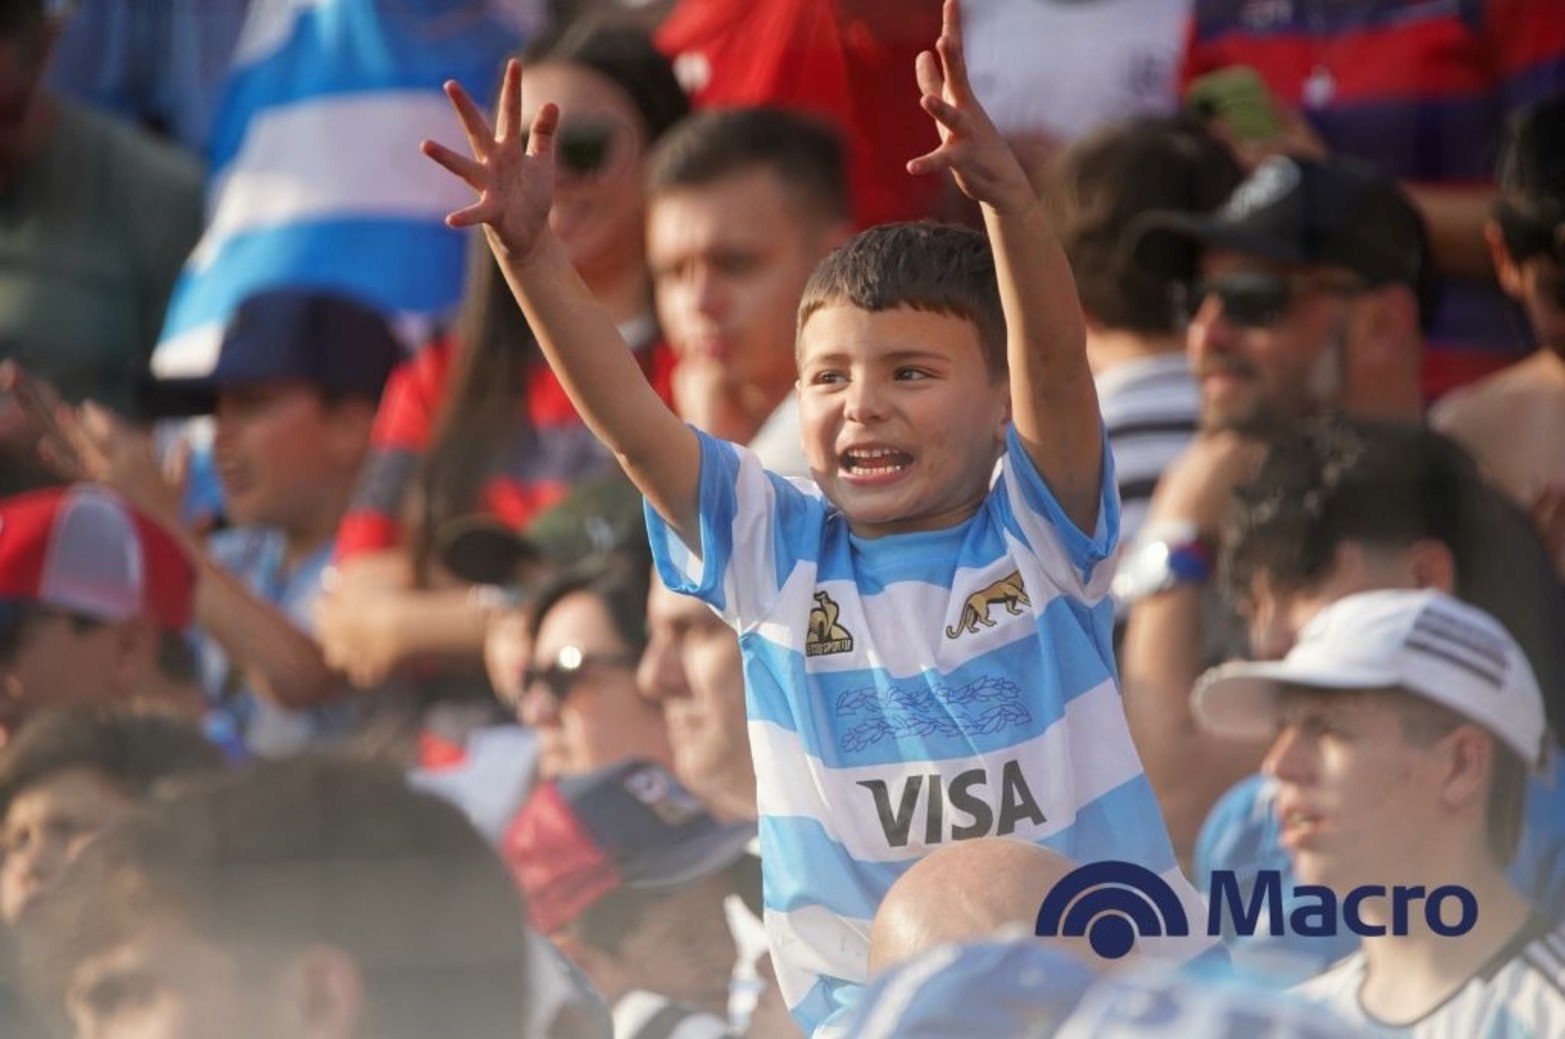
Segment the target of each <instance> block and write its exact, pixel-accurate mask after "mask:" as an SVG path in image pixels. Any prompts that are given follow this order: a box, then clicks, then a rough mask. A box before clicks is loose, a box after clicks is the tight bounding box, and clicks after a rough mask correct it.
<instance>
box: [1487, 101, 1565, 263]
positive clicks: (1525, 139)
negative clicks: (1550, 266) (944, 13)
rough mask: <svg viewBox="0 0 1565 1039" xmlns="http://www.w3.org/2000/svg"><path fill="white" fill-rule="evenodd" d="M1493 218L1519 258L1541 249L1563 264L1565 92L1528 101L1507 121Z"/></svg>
mask: <svg viewBox="0 0 1565 1039" xmlns="http://www.w3.org/2000/svg"><path fill="white" fill-rule="evenodd" d="M1496 179H1497V180H1498V181H1499V185H1500V199H1499V201H1498V202H1497V203H1496V204H1495V221H1496V222H1497V223H1498V224H1499V225H1500V230H1501V232H1502V234H1503V235H1504V236H1505V247H1506V249H1507V250H1508V251H1509V252H1510V254H1511V257H1512V258H1513V259H1515V260H1517V261H1521V260H1525V259H1527V257H1529V256H1535V255H1538V254H1540V253H1547V254H1550V255H1552V257H1553V258H1554V260H1555V262H1556V263H1565V94H1555V95H1553V96H1551V97H1547V98H1544V99H1543V100H1541V101H1538V102H1537V103H1535V104H1532V105H1529V106H1528V107H1527V108H1524V109H1522V110H1521V111H1520V112H1518V113H1517V114H1516V115H1515V116H1513V117H1512V118H1511V120H1510V122H1509V123H1507V124H1506V132H1505V140H1504V143H1503V144H1502V145H1501V149H1500V161H1499V167H1498V169H1497V171H1496Z"/></svg>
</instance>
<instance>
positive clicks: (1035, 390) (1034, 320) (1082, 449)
mask: <svg viewBox="0 0 1565 1039" xmlns="http://www.w3.org/2000/svg"><path fill="white" fill-rule="evenodd" d="M935 51H936V53H935V54H931V53H930V52H928V51H925V52H924V53H923V54H920V55H919V56H918V85H919V88H920V89H921V90H923V92H924V97H923V100H922V102H921V104H922V105H923V108H924V111H926V112H928V113H929V114H930V116H932V117H933V118H934V120H935V123H936V125H937V126H938V127H939V130H940V147H939V148H937V149H936V150H934V151H932V152H930V153H929V154H927V155H922V156H920V157H919V158H916V159H914V160H912V161H911V162H909V163H908V172H910V173H915V174H919V173H934V172H938V171H940V170H950V171H951V173H952V175H953V176H954V177H955V178H956V183H957V186H958V187H960V188H961V189H962V191H963V193H965V194H966V195H967V196H968V197H969V198H971V199H973V200H974V201H976V202H978V203H979V204H980V206H981V207H982V209H983V214H984V226H985V228H986V230H987V231H988V233H989V241H990V244H991V245H992V246H993V247H994V260H995V273H996V275H997V277H998V280H999V286H1000V303H1001V305H1002V307H1003V308H1004V310H1005V329H1006V353H1007V356H1008V360H1009V364H1010V371H1011V418H1012V421H1013V422H1014V424H1015V426H1016V432H1017V435H1018V436H1020V438H1021V441H1022V443H1023V444H1024V445H1026V448H1027V454H1028V456H1029V457H1031V459H1032V461H1033V464H1034V465H1036V466H1037V467H1038V471H1039V472H1040V473H1042V475H1043V478H1044V479H1045V480H1046V481H1047V482H1048V484H1049V489H1050V490H1051V491H1053V492H1054V496H1055V497H1056V498H1057V499H1059V502H1060V505H1061V506H1063V507H1064V509H1065V514H1066V515H1067V516H1069V517H1070V519H1071V521H1072V522H1074V523H1075V524H1076V525H1077V526H1078V527H1080V528H1081V529H1082V530H1085V531H1087V532H1088V533H1089V534H1090V533H1091V532H1092V530H1093V529H1094V528H1095V527H1096V526H1097V518H1098V502H1099V500H1100V497H1101V495H1102V487H1101V485H1100V484H1101V480H1102V474H1103V440H1102V418H1101V417H1100V415H1099V412H1098V395H1097V390H1096V388H1095V387H1094V385H1093V382H1092V372H1091V369H1089V368H1088V367H1087V347H1086V335H1087V333H1086V326H1085V325H1084V324H1083V321H1082V316H1081V305H1080V303H1079V302H1078V301H1077V297H1076V282H1075V279H1074V278H1072V277H1071V271H1070V265H1069V264H1068V263H1067V262H1066V260H1065V253H1064V252H1063V251H1062V250H1061V248H1060V244H1059V241H1058V239H1057V238H1056V237H1055V235H1054V231H1053V229H1052V228H1050V226H1049V223H1048V221H1047V220H1046V219H1045V218H1044V215H1043V206H1042V204H1041V203H1040V202H1039V200H1038V197H1037V195H1036V194H1034V192H1033V190H1032V186H1031V185H1030V184H1029V183H1028V180H1027V176H1026V174H1025V173H1023V171H1022V167H1021V164H1020V163H1019V162H1017V160H1016V156H1015V155H1014V154H1013V153H1012V151H1011V149H1010V146H1009V145H1008V144H1006V142H1005V139H1004V138H1003V137H1001V136H1000V132H999V131H998V130H997V129H995V126H994V124H993V123H992V122H990V120H989V116H988V114H987V113H985V112H984V110H983V106H982V105H980V104H979V103H978V99H977V97H975V96H974V94H973V90H972V87H971V85H970V84H969V83H968V79H967V66H966V63H965V61H964V59H963V55H962V29H961V17H960V12H959V10H958V7H957V3H956V0H946V3H945V10H944V25H943V27H942V30H941V34H940V39H939V41H938V42H936V44H935ZM937 55H938V56H937Z"/></svg>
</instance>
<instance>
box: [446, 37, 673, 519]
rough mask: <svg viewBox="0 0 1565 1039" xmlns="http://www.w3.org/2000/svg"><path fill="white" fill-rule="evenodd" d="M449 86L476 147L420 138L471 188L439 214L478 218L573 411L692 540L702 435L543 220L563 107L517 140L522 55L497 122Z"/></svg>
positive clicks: (550, 110) (458, 221)
mask: <svg viewBox="0 0 1565 1039" xmlns="http://www.w3.org/2000/svg"><path fill="white" fill-rule="evenodd" d="M446 93H447V94H448V95H449V96H450V98H451V103H452V104H453V105H454V106H455V107H456V111H457V115H458V116H459V117H460V118H461V122H462V128H463V130H464V131H465V133H466V134H467V142H468V144H469V146H471V148H472V152H473V156H472V157H471V158H469V157H467V156H465V155H461V154H459V153H458V152H455V151H452V150H451V149H450V148H447V147H445V146H444V145H440V144H437V143H435V142H434V141H425V142H424V143H423V152H424V154H425V155H427V156H429V157H430V158H431V159H433V160H435V162H437V163H439V164H440V165H441V166H443V167H445V168H446V169H447V170H449V171H451V172H452V173H454V174H455V175H457V176H458V177H461V178H462V179H463V180H464V181H466V182H467V184H468V185H469V186H470V187H472V189H473V190H474V191H476V192H478V194H479V198H478V201H477V202H475V203H473V204H472V205H470V206H468V207H467V208H466V209H462V210H458V211H457V212H455V213H452V214H451V215H450V216H448V217H446V223H447V224H449V225H450V226H452V227H471V226H474V225H477V224H482V225H483V228H484V233H485V235H486V236H487V237H488V239H489V247H490V249H491V250H492V251H493V252H494V256H495V260H496V261H497V262H498V263H499V264H500V269H501V271H502V272H504V274H505V280H506V283H507V284H508V285H510V286H511V291H512V292H513V293H515V295H516V300H517V302H518V303H520V304H521V307H522V312H523V313H524V314H526V316H527V321H528V324H529V325H531V326H532V329H533V332H534V334H535V335H536V336H537V337H538V342H539V344H540V345H541V346H542V348H543V353H544V356H545V357H546V358H548V361H549V365H550V367H552V368H553V369H554V372H555V375H556V376H558V377H559V380H560V384H561V385H562V386H564V387H565V392H566V393H567V394H568V395H569V396H570V399H571V403H572V404H574V405H575V406H576V410H577V412H579V413H580V414H581V417H582V418H583V420H585V421H586V423H587V425H588V427H589V428H590V429H591V430H592V432H593V434H594V435H596V436H597V438H598V439H599V440H601V441H602V442H603V443H604V445H605V446H607V447H608V448H609V450H611V451H613V452H614V455H615V457H616V458H617V459H618V460H619V463H620V466H621V467H622V468H623V469H624V470H625V474H626V475H627V476H629V477H630V478H631V480H632V481H633V482H634V483H635V484H636V486H637V487H638V488H640V489H641V493H643V494H645V495H646V496H647V500H648V501H650V502H651V503H652V507H653V508H655V509H656V510H657V511H658V514H659V515H661V516H662V517H663V519H664V520H666V521H667V522H668V524H669V525H670V526H671V527H672V528H673V529H674V531H675V532H676V533H677V534H678V535H679V537H680V539H681V540H683V541H684V542H685V543H686V544H687V545H691V546H692V547H694V546H696V545H698V544H699V529H698V523H697V518H696V517H697V513H696V509H697V505H698V494H697V490H698V486H699V481H700V475H701V446H700V443H699V442H698V441H697V439H696V435H695V434H694V433H693V432H691V431H690V429H689V428H688V427H686V426H685V424H684V423H682V422H681V421H680V420H679V418H678V417H677V416H676V415H675V414H674V413H673V412H672V411H670V410H669V409H668V408H667V406H665V405H664V404H663V402H662V401H661V400H660V399H659V398H658V396H657V394H656V393H655V392H654V391H653V389H652V387H651V386H650V385H648V383H647V380H646V377H645V376H644V375H643V374H642V372H641V368H640V366H639V365H637V364H636V361H635V359H634V357H633V356H632V355H631V352H630V349H629V348H628V347H627V346H626V345H625V341H624V339H623V338H621V336H620V334H619V330H618V329H617V328H616V327H615V325H614V321H613V319H612V318H610V316H609V313H608V311H607V310H606V309H604V308H603V306H602V305H600V304H599V303H598V302H597V300H596V299H594V298H593V295H592V293H591V292H590V291H589V290H588V288H587V286H586V284H585V283H584V282H583V281H582V280H581V276H580V275H578V274H577V273H576V270H575V268H573V267H572V266H571V263H570V260H569V259H568V258H567V257H566V255H565V250H564V247H563V246H562V245H561V244H560V241H559V239H558V238H556V237H555V236H554V234H553V232H551V231H550V230H549V224H548V219H549V206H550V203H551V202H552V201H553V197H554V133H555V130H556V128H557V127H558V125H559V118H560V113H559V108H558V107H556V106H555V105H553V104H545V105H543V106H542V107H541V108H539V109H538V114H537V115H536V116H534V117H533V122H532V128H531V131H530V133H529V134H528V142H527V146H526V149H525V151H524V150H523V146H522V132H521V129H522V128H521V121H522V119H521V111H522V70H521V65H520V64H519V63H518V62H516V61H514V60H513V61H511V62H510V63H509V64H507V66H506V70H505V85H504V87H503V88H502V89H501V92H500V109H499V115H498V119H497V121H496V125H495V127H494V128H493V129H491V128H490V126H489V121H488V119H486V118H485V117H484V114H483V113H482V112H481V111H479V108H478V106H477V105H476V104H475V103H474V102H473V99H472V98H471V97H469V96H468V95H467V93H466V92H465V91H463V90H462V88H461V87H460V86H458V85H457V84H456V83H454V82H451V83H447V84H446Z"/></svg>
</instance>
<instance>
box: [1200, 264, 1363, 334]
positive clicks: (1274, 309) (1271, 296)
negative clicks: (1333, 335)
mask: <svg viewBox="0 0 1565 1039" xmlns="http://www.w3.org/2000/svg"><path fill="white" fill-rule="evenodd" d="M1364 288H1365V286H1363V285H1362V284H1358V283H1352V284H1350V283H1346V282H1330V281H1324V280H1316V281H1310V282H1307V283H1303V282H1299V281H1298V279H1290V278H1288V277H1285V276H1283V275H1281V274H1271V273H1269V272H1266V271H1237V272H1235V273H1233V274H1223V275H1219V276H1217V277H1213V278H1200V279H1197V280H1196V281H1194V282H1192V283H1191V284H1189V285H1188V286H1185V287H1184V303H1185V318H1186V320H1187V321H1188V320H1193V319H1194V318H1195V315H1196V312H1197V311H1199V310H1200V309H1201V304H1203V303H1205V302H1206V300H1207V299H1208V298H1209V297H1212V296H1216V297H1217V300H1218V302H1219V303H1221V304H1222V305H1223V316H1224V317H1225V318H1227V319H1228V320H1229V321H1231V322H1233V323H1234V324H1236V325H1238V326H1240V327H1241V328H1270V327H1272V326H1273V325H1275V324H1277V322H1279V321H1281V320H1282V319H1283V317H1284V316H1285V315H1286V314H1287V313H1288V308H1289V307H1290V306H1292V305H1293V301H1294V298H1295V297H1296V295H1297V294H1298V291H1299V290H1300V289H1303V290H1305V291H1306V292H1329V293H1333V294H1336V295H1343V296H1347V295H1352V294H1354V293H1357V292H1362V291H1363V290H1364Z"/></svg>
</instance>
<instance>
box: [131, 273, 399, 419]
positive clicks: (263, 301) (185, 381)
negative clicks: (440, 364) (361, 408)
mask: <svg viewBox="0 0 1565 1039" xmlns="http://www.w3.org/2000/svg"><path fill="white" fill-rule="evenodd" d="M403 356H404V352H403V349H402V344H401V343H400V342H398V340H397V337H396V335H395V333H393V332H392V330H391V326H390V325H389V324H388V323H387V322H386V319H385V317H384V316H383V315H382V314H381V313H380V311H378V310H376V309H375V308H374V307H371V306H369V305H368V304H366V303H363V302H360V301H359V300H356V299H353V298H352V297H349V296H344V295H340V294H338V293H333V292H323V291H320V290H317V289H305V288H286V289H272V290H269V291H266V292H260V293H257V294H255V295H253V296H250V297H249V298H247V299H246V300H245V301H244V302H243V303H241V304H239V308H238V309H237V310H236V311H235V312H234V315H233V317H232V318H231V319H230V320H229V322H228V327H227V328H226V329H224V331H223V340H222V344H221V345H220V346H219V347H218V355H217V363H216V364H214V365H213V367H212V370H211V371H210V372H208V373H207V374H206V375H202V376H197V377H194V378H180V379H160V380H157V381H155V382H154V383H153V384H152V390H151V400H152V404H153V409H154V411H155V413H156V414H158V415H161V416H170V417H172V416H180V415H204V414H209V413H211V412H212V411H213V410H215V409H216V407H217V395H218V393H219V392H221V391H222V390H223V389H225V388H228V387H232V386H238V385H242V384H244V383H251V382H262V381H266V380H270V379H302V380H304V381H306V382H309V383H312V384H314V385H315V386H318V387H319V388H320V389H321V390H323V391H325V392H327V393H331V394H335V395H340V396H344V397H361V398H363V399H365V400H368V401H370V402H372V403H373V402H375V401H378V400H379V399H380V393H381V390H382V389H383V388H384V387H385V385H386V379H387V377H388V376H389V375H390V374H391V370H392V369H393V368H395V367H396V365H397V363H398V362H399V361H401V360H402V358H403Z"/></svg>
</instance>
